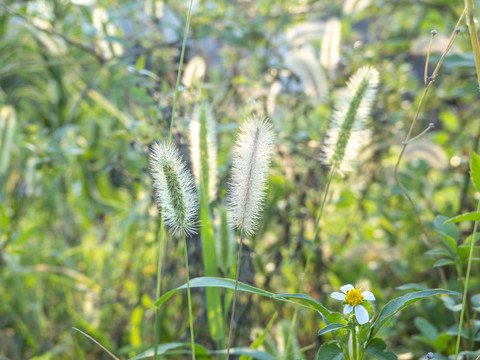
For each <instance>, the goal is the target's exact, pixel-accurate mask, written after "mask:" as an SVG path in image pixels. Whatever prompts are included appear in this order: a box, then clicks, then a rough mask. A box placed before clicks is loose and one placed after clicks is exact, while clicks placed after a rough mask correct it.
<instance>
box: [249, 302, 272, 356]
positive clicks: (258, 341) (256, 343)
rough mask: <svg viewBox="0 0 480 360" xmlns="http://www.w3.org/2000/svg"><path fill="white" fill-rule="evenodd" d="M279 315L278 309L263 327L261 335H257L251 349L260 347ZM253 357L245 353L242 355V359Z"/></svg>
mask: <svg viewBox="0 0 480 360" xmlns="http://www.w3.org/2000/svg"><path fill="white" fill-rule="evenodd" d="M277 316H278V311H276V312H275V314H273V316H272V318H271V319H270V321H269V322H268V324H267V326H266V327H265V329H263V331H262V333H261V334H260V335H259V336H257V338H256V339H255V341H254V342H253V343H252V345H250V349H258V348H259V347H260V346H261V345H262V344H263V342H264V341H265V338H266V336H267V334H268V332H269V331H270V329H271V328H272V326H273V324H274V323H275V320H277ZM251 358H252V357H251V356H248V355H245V354H243V355H242V356H240V360H248V359H251Z"/></svg>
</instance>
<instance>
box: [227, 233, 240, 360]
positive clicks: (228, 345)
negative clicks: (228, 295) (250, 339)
mask: <svg viewBox="0 0 480 360" xmlns="http://www.w3.org/2000/svg"><path fill="white" fill-rule="evenodd" d="M242 245H243V226H242V230H241V232H240V246H239V248H238V255H237V273H236V276H235V291H234V293H233V304H232V315H231V316H230V327H229V329H228V343H227V360H228V359H229V357H230V344H231V341H232V329H233V318H234V316H235V305H236V303H237V285H238V277H239V274H240V261H241V260H242Z"/></svg>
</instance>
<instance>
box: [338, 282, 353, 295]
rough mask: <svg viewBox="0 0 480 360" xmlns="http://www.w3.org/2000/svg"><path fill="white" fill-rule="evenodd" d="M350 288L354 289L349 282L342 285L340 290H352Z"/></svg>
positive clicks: (345, 291)
mask: <svg viewBox="0 0 480 360" xmlns="http://www.w3.org/2000/svg"><path fill="white" fill-rule="evenodd" d="M352 289H355V288H354V287H353V285H350V284H347V285H343V286H342V287H341V288H340V290H342V291H343V292H344V293H347V291H348V290H352Z"/></svg>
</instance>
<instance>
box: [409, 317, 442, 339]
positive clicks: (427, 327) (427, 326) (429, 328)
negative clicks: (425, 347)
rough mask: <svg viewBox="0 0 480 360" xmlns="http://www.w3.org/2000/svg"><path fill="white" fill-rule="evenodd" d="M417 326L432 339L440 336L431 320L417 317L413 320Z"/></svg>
mask: <svg viewBox="0 0 480 360" xmlns="http://www.w3.org/2000/svg"><path fill="white" fill-rule="evenodd" d="M413 322H414V324H415V326H416V327H417V329H418V330H420V332H421V333H422V334H423V335H425V337H426V338H427V339H428V340H429V341H430V342H433V341H435V339H436V338H437V336H438V331H437V329H436V328H435V326H433V325H432V324H431V323H430V322H429V321H427V320H425V319H424V318H421V317H417V318H415V320H414V321H413Z"/></svg>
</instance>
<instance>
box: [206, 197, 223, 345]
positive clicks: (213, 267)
mask: <svg viewBox="0 0 480 360" xmlns="http://www.w3.org/2000/svg"><path fill="white" fill-rule="evenodd" d="M200 223H201V226H200V237H201V239H202V256H203V268H204V273H205V275H206V276H211V277H217V276H218V270H217V255H216V251H215V235H214V230H213V223H212V220H211V218H210V213H209V211H208V204H207V202H206V196H205V194H204V192H203V191H202V190H201V191H200ZM205 293H206V298H207V318H208V327H209V330H210V336H211V337H212V339H214V340H216V341H221V342H222V343H225V334H226V331H225V326H224V318H223V311H222V299H221V297H220V290H219V289H218V288H207V289H206V291H205Z"/></svg>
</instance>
